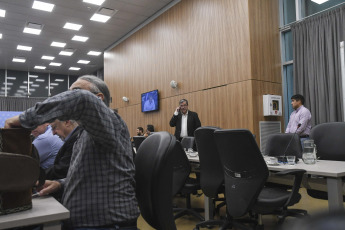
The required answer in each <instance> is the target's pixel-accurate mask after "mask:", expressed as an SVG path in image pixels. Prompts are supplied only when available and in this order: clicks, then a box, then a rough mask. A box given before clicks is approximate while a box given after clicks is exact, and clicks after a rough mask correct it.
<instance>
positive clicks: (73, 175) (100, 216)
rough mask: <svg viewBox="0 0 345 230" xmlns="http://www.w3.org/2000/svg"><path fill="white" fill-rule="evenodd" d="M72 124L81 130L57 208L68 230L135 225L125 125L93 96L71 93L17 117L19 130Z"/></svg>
mask: <svg viewBox="0 0 345 230" xmlns="http://www.w3.org/2000/svg"><path fill="white" fill-rule="evenodd" d="M56 118H57V119H59V120H76V121H78V123H79V125H80V126H81V127H82V128H83V129H84V131H82V132H81V134H80V137H79V139H78V140H77V141H76V143H75V144H74V147H73V153H72V158H71V163H70V168H69V171H68V174H67V177H66V179H65V180H63V181H62V187H63V189H64V193H63V197H62V203H63V205H64V206H65V207H66V208H67V209H69V210H70V216H71V217H70V220H69V221H68V222H66V223H65V224H66V225H68V226H70V227H97V226H103V225H111V224H114V223H120V222H128V221H132V220H136V219H137V217H138V216H139V209H138V204H137V200H136V197H135V180H134V173H135V169H134V163H133V157H132V156H133V155H132V151H131V144H130V136H129V132H128V128H127V125H126V124H125V122H124V121H123V120H122V119H121V117H120V116H119V115H118V114H117V113H114V112H113V111H112V110H111V109H110V108H108V107H107V106H106V105H105V104H104V103H103V102H102V101H101V100H99V99H98V98H97V97H96V96H95V95H93V94H92V93H90V92H89V91H86V90H73V91H67V92H64V93H61V94H58V95H56V96H54V97H51V98H48V99H47V100H45V101H44V102H42V103H37V104H36V106H35V107H32V108H30V109H28V110H27V111H25V112H24V113H23V114H21V115H20V121H21V124H22V126H23V127H25V128H30V129H33V128H34V127H36V126H37V125H39V124H42V123H45V122H52V121H54V120H55V119H56Z"/></svg>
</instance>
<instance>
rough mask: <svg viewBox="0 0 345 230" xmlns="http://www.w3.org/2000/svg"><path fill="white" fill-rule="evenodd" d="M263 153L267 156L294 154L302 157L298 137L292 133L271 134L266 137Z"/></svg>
mask: <svg viewBox="0 0 345 230" xmlns="http://www.w3.org/2000/svg"><path fill="white" fill-rule="evenodd" d="M265 155H268V156H277V157H279V156H282V155H285V156H296V158H302V146H301V141H300V138H299V136H298V135H297V134H295V135H294V134H293V133H278V134H271V135H269V136H268V138H267V142H266V148H265Z"/></svg>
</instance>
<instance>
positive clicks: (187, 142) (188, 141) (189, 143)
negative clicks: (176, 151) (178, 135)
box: [181, 137, 195, 149]
mask: <svg viewBox="0 0 345 230" xmlns="http://www.w3.org/2000/svg"><path fill="white" fill-rule="evenodd" d="M181 144H182V147H183V149H189V148H193V149H195V138H194V137H183V138H182V140H181Z"/></svg>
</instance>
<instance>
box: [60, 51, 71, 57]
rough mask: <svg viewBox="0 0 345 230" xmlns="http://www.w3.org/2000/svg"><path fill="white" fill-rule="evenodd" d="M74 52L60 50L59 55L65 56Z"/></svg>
mask: <svg viewBox="0 0 345 230" xmlns="http://www.w3.org/2000/svg"><path fill="white" fill-rule="evenodd" d="M72 54H73V52H70V51H64V50H62V51H60V53H59V55H63V56H72Z"/></svg>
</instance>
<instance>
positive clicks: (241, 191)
mask: <svg viewBox="0 0 345 230" xmlns="http://www.w3.org/2000/svg"><path fill="white" fill-rule="evenodd" d="M214 135H215V140H216V145H217V148H218V152H219V155H220V159H221V162H222V165H223V169H224V178H225V199H226V205H227V210H228V213H229V215H230V216H232V217H240V216H243V215H244V214H246V213H247V212H248V210H249V209H251V208H252V207H253V205H254V203H255V201H256V200H257V197H258V196H259V193H260V192H261V190H262V188H263V187H264V183H265V182H266V180H267V177H268V168H267V166H266V163H265V161H264V159H263V157H262V155H261V152H260V150H259V147H258V146H257V144H256V142H255V139H254V137H253V135H252V133H251V132H250V131H249V130H244V129H237V130H236V129H234V130H218V131H215V132H214Z"/></svg>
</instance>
